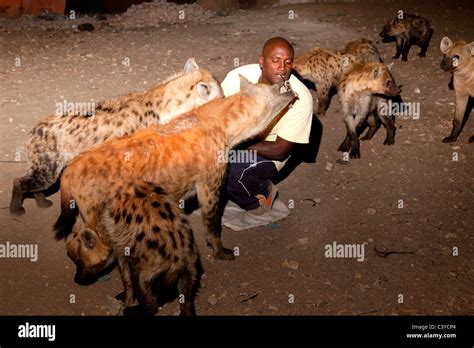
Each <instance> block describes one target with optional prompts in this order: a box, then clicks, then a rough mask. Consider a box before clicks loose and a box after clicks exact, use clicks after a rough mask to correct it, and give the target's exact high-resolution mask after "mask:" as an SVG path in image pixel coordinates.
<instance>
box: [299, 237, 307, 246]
mask: <svg viewBox="0 0 474 348" xmlns="http://www.w3.org/2000/svg"><path fill="white" fill-rule="evenodd" d="M308 242H309V238H308V237H304V238H300V239H298V240H297V241H296V243H297V244H298V245H300V246H303V245H306V244H308Z"/></svg>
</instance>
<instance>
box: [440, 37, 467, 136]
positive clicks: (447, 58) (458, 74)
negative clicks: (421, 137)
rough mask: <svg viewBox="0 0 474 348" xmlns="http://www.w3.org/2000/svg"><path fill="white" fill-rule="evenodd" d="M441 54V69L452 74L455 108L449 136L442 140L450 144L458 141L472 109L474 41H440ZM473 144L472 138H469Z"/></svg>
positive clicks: (446, 39)
mask: <svg viewBox="0 0 474 348" xmlns="http://www.w3.org/2000/svg"><path fill="white" fill-rule="evenodd" d="M440 48H441V52H443V54H444V57H443V60H442V61H441V64H440V65H441V69H443V70H444V71H447V72H450V73H451V74H452V82H453V87H454V92H455V94H456V107H455V113H454V118H453V129H452V131H451V134H450V135H449V136H447V137H446V138H444V139H443V143H452V142H454V141H456V140H457V139H458V136H459V133H461V129H462V127H463V124H464V122H466V121H467V119H468V117H469V114H470V112H471V109H472V103H473V98H474V41H473V42H471V43H466V42H465V41H462V40H459V41H456V42H454V43H453V42H452V41H451V40H450V39H449V38H448V37H444V38H443V39H442V40H441V45H440ZM469 142H470V143H472V142H474V136H471V137H470V138H469Z"/></svg>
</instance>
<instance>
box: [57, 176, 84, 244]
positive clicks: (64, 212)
mask: <svg viewBox="0 0 474 348" xmlns="http://www.w3.org/2000/svg"><path fill="white" fill-rule="evenodd" d="M66 183H67V180H61V215H59V218H58V220H57V221H56V223H55V224H54V233H55V238H56V240H61V239H63V238H66V237H67V236H68V235H69V234H70V233H71V232H72V228H73V226H74V224H75V223H76V217H77V212H78V210H77V207H76V206H75V203H74V200H73V198H72V195H71V191H70V190H69V187H67V186H69V185H67V184H66Z"/></svg>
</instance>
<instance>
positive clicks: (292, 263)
mask: <svg viewBox="0 0 474 348" xmlns="http://www.w3.org/2000/svg"><path fill="white" fill-rule="evenodd" d="M281 265H282V266H283V268H290V269H294V270H297V269H298V268H299V267H300V264H299V263H298V262H296V261H294V260H285V261H283V263H282V264H281Z"/></svg>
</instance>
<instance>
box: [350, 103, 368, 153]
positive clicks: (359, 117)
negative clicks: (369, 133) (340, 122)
mask: <svg viewBox="0 0 474 348" xmlns="http://www.w3.org/2000/svg"><path fill="white" fill-rule="evenodd" d="M366 116H367V115H365V114H364V112H359V113H357V114H356V115H352V114H351V115H348V116H345V117H344V123H345V124H346V128H347V137H348V138H349V139H350V144H351V146H350V151H349V157H350V158H354V159H355V158H360V141H359V134H360V127H361V125H362V122H364V120H365V118H366Z"/></svg>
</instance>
